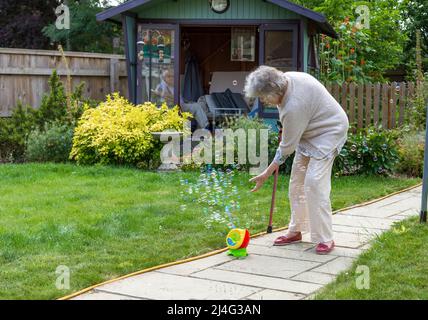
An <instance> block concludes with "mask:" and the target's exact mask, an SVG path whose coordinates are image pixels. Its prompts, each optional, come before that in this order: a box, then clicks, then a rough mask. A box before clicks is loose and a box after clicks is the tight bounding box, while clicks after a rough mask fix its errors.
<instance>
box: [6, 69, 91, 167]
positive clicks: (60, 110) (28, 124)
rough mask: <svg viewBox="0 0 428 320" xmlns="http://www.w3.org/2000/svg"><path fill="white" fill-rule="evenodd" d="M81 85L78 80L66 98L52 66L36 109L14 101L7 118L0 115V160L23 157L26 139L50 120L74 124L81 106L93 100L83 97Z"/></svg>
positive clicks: (69, 124)
mask: <svg viewBox="0 0 428 320" xmlns="http://www.w3.org/2000/svg"><path fill="white" fill-rule="evenodd" d="M83 87H84V83H81V84H80V85H79V86H77V87H76V88H75V89H74V91H73V92H72V93H70V97H69V98H67V95H66V94H65V93H64V86H63V84H62V82H61V81H60V79H59V77H58V75H57V73H56V71H55V70H54V71H53V73H52V75H51V77H50V79H49V88H50V89H49V93H48V94H45V95H44V96H43V98H42V103H41V106H40V108H39V109H37V110H35V109H33V108H32V107H31V106H23V105H22V103H18V105H17V106H16V108H15V109H14V110H13V112H12V116H11V117H10V118H6V119H0V162H22V161H25V157H24V156H25V149H26V142H27V139H28V136H29V135H30V133H31V132H32V131H33V130H35V129H36V128H37V129H38V130H39V133H40V131H43V130H44V129H45V127H46V124H48V123H51V122H59V123H62V124H64V125H67V126H74V124H75V123H76V122H77V119H79V117H80V116H81V114H82V113H83V110H84V108H88V107H91V106H93V105H94V102H93V101H91V100H89V99H85V98H83ZM64 156H68V154H67V155H64Z"/></svg>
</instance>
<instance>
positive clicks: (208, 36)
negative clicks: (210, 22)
mask: <svg viewBox="0 0 428 320" xmlns="http://www.w3.org/2000/svg"><path fill="white" fill-rule="evenodd" d="M233 28H241V29H247V30H250V31H251V29H253V30H254V47H255V52H254V56H253V57H252V59H249V60H254V61H234V60H238V59H236V57H233V56H232V29H233ZM235 30H236V29H235ZM256 30H257V29H256V26H236V27H232V26H200V25H198V26H182V27H181V46H180V48H181V49H180V50H181V52H180V57H181V58H180V87H181V89H182V92H183V88H184V87H185V86H189V85H194V84H191V83H189V82H188V80H189V79H193V77H185V72H186V61H188V60H187V59H188V57H189V56H193V57H194V58H195V61H196V65H197V66H198V71H199V77H200V84H201V85H202V89H203V93H204V94H210V93H212V92H219V91H224V89H225V88H227V87H228V86H236V85H237V82H239V84H238V86H239V88H241V89H243V83H242V82H243V81H244V80H245V75H246V74H248V73H249V72H250V71H252V70H254V69H255V68H256V67H257V66H258V59H259V57H258V53H259V52H258V51H259V50H258V48H259V44H258V36H257V34H256ZM214 73H217V79H221V80H220V81H219V82H218V83H211V81H212V79H213V74H214ZM229 78H230V79H229ZM235 78H236V79H235ZM185 79H186V81H187V83H186V84H185ZM228 82H230V85H229V83H228ZM230 89H231V90H232V91H233V88H230ZM235 89H236V88H235Z"/></svg>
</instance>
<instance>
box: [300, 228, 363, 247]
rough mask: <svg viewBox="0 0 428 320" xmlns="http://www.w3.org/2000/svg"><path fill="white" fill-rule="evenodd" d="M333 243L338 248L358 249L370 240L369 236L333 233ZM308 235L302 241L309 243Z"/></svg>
mask: <svg viewBox="0 0 428 320" xmlns="http://www.w3.org/2000/svg"><path fill="white" fill-rule="evenodd" d="M333 237H334V243H335V245H336V246H339V247H347V248H358V247H359V246H361V245H362V244H364V243H366V242H367V241H369V240H370V239H371V236H370V235H367V234H361V235H358V234H355V233H343V232H334V233H333ZM309 239H310V235H305V236H304V237H303V240H305V241H309Z"/></svg>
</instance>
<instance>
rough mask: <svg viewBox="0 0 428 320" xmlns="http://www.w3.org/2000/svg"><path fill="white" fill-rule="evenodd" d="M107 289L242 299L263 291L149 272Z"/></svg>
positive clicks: (180, 297) (151, 295) (150, 295)
mask: <svg viewBox="0 0 428 320" xmlns="http://www.w3.org/2000/svg"><path fill="white" fill-rule="evenodd" d="M99 289H100V290H102V291H104V292H109V293H113V294H123V295H129V296H133V297H141V298H146V299H154V300H191V299H197V300H207V299H208V300H209V299H212V300H230V299H242V298H244V297H247V296H249V295H251V294H252V293H256V292H258V291H260V290H259V289H257V288H254V287H248V286H243V285H240V284H230V283H224V282H218V281H211V280H204V279H197V278H191V277H183V276H177V275H170V274H167V273H161V272H157V271H154V272H149V273H145V274H141V275H138V276H135V277H132V278H127V279H123V280H120V281H117V282H113V283H109V284H106V285H103V286H101V287H99Z"/></svg>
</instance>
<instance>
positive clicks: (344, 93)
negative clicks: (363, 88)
mask: <svg viewBox="0 0 428 320" xmlns="http://www.w3.org/2000/svg"><path fill="white" fill-rule="evenodd" d="M341 94H342V97H341V99H340V101H341V105H342V108H343V110H344V111H345V112H346V113H348V85H347V83H346V82H344V83H343V84H342V89H341Z"/></svg>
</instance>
